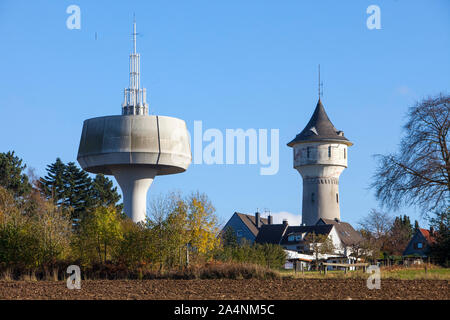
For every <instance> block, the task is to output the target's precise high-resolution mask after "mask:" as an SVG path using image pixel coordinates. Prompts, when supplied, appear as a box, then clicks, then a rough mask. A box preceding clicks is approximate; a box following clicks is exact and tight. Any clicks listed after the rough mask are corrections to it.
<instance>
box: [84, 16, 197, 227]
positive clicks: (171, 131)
mask: <svg viewBox="0 0 450 320" xmlns="http://www.w3.org/2000/svg"><path fill="white" fill-rule="evenodd" d="M140 85H141V84H140V55H139V54H138V53H136V22H134V24H133V52H132V53H131V54H130V84H129V88H128V89H125V92H124V102H123V104H122V115H116V116H105V117H98V118H92V119H88V120H85V121H84V124H83V132H82V134H81V140H80V147H79V149H78V157H77V160H78V162H79V164H80V165H81V167H82V168H83V169H84V170H86V171H88V172H91V173H103V174H105V175H113V176H114V177H115V178H116V180H117V182H118V183H119V185H120V187H121V189H122V193H123V202H124V211H125V213H126V214H127V215H128V216H129V217H130V218H131V219H132V220H133V221H134V222H140V221H144V220H145V218H146V203H147V191H148V189H149V187H150V185H151V184H152V182H153V179H154V178H155V176H158V175H166V174H175V173H181V172H184V171H185V170H186V169H187V168H188V166H189V164H190V163H191V148H190V143H189V135H188V131H187V128H186V123H185V122H184V121H183V120H180V119H177V118H172V117H166V116H150V115H148V104H147V102H146V90H145V88H142V89H141V86H140Z"/></svg>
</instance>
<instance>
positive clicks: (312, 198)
mask: <svg viewBox="0 0 450 320" xmlns="http://www.w3.org/2000/svg"><path fill="white" fill-rule="evenodd" d="M314 196H315V195H314V192H313V193H311V202H314Z"/></svg>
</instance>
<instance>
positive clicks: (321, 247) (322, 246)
mask: <svg viewBox="0 0 450 320" xmlns="http://www.w3.org/2000/svg"><path fill="white" fill-rule="evenodd" d="M305 243H306V244H307V245H308V246H309V250H310V251H311V252H312V253H313V255H314V257H315V258H316V261H315V264H316V267H317V266H318V265H319V256H320V255H321V254H332V253H334V251H335V250H336V248H335V247H334V244H333V241H332V240H331V238H330V237H329V236H328V234H316V233H315V232H310V233H308V234H307V235H306V237H305Z"/></svg>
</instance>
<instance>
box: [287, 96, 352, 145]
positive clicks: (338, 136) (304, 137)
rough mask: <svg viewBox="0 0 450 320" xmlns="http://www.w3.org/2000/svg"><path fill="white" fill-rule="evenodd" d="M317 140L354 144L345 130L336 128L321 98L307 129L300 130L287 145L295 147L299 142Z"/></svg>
mask: <svg viewBox="0 0 450 320" xmlns="http://www.w3.org/2000/svg"><path fill="white" fill-rule="evenodd" d="M315 141H318V142H320V141H336V142H340V143H345V144H347V145H352V143H351V142H350V141H349V140H348V139H347V138H346V137H344V132H342V131H339V130H336V128H335V127H334V125H333V124H332V123H331V121H330V119H329V118H328V115H327V113H326V112H325V108H324V107H323V104H322V101H320V98H319V101H318V102H317V106H316V109H315V110H314V113H313V115H312V117H311V119H310V120H309V122H308V124H307V125H306V127H305V129H303V130H302V132H300V133H299V134H298V135H297V136H296V137H295V139H294V140H292V141H291V142H289V143H288V144H287V145H288V146H289V147H293V146H294V145H295V144H297V143H302V142H315Z"/></svg>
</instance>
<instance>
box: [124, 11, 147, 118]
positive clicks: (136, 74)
mask: <svg viewBox="0 0 450 320" xmlns="http://www.w3.org/2000/svg"><path fill="white" fill-rule="evenodd" d="M137 34H138V33H137V32H136V16H135V14H134V13H133V34H132V35H133V52H132V53H131V54H130V84H129V87H128V88H127V89H125V92H124V101H123V104H122V114H123V115H148V104H147V101H146V100H147V99H146V94H147V93H146V90H145V88H141V73H140V69H141V56H140V54H139V53H137V51H136V35H137Z"/></svg>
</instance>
